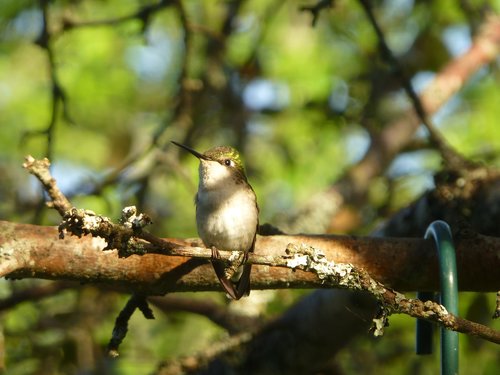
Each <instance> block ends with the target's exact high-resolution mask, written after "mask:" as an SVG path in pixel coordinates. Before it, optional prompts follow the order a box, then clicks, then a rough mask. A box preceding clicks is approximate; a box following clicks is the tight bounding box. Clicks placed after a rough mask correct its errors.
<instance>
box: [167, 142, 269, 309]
mask: <svg viewBox="0 0 500 375" xmlns="http://www.w3.org/2000/svg"><path fill="white" fill-rule="evenodd" d="M172 143H173V144H175V145H176V146H179V147H181V148H183V149H185V150H187V151H189V152H190V153H191V154H193V155H194V156H196V157H197V158H198V159H199V160H200V165H199V168H198V172H199V183H198V191H197V193H196V196H195V204H196V226H197V229H198V235H199V236H200V238H201V240H202V241H203V243H204V244H205V246H206V247H207V248H210V249H212V265H213V267H214V270H215V273H216V275H217V278H218V279H219V282H220V283H221V285H222V287H223V288H224V290H225V291H226V292H227V294H228V295H229V296H230V297H231V298H233V299H235V300H238V299H240V298H241V297H243V296H245V295H249V294H250V271H251V268H252V265H251V264H247V263H246V260H247V258H248V253H249V252H253V250H254V247H255V238H256V235H257V228H258V225H259V207H258V205H257V197H256V196H255V192H254V190H253V189H252V186H251V185H250V184H249V183H248V180H247V176H246V174H245V169H244V167H243V163H242V161H241V158H240V154H239V153H238V151H236V150H235V149H234V148H232V147H229V146H219V147H214V148H211V149H209V150H208V151H205V152H204V153H199V152H198V151H195V150H193V149H192V148H190V147H188V146H185V145H183V144H180V143H177V142H175V141H172ZM217 249H220V250H227V251H240V252H242V253H243V254H244V257H243V260H242V262H241V264H237V265H225V264H224V263H223V262H222V261H220V260H217V259H218V258H220V254H219V252H218V250H217Z"/></svg>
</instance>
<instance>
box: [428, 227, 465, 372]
mask: <svg viewBox="0 0 500 375" xmlns="http://www.w3.org/2000/svg"><path fill="white" fill-rule="evenodd" d="M425 238H432V239H434V242H435V244H436V248H437V251H438V256H439V273H440V280H441V304H442V305H443V306H444V307H445V308H446V309H447V310H448V312H450V313H452V314H455V315H458V280H457V264H456V259H455V248H454V246H453V239H452V235H451V230H450V227H449V226H448V224H446V223H445V222H444V221H441V220H437V221H434V222H433V223H431V225H429V227H428V228H427V231H426V232H425ZM441 374H442V375H455V374H458V332H455V331H450V330H447V329H444V328H441Z"/></svg>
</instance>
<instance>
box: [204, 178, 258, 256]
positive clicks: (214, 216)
mask: <svg viewBox="0 0 500 375" xmlns="http://www.w3.org/2000/svg"><path fill="white" fill-rule="evenodd" d="M243 184H244V183H243V182H241V181H239V182H237V181H235V180H234V179H230V180H227V181H225V184H224V185H220V186H217V188H215V189H203V188H202V187H201V186H200V189H199V190H198V194H197V199H196V223H197V227H198V234H199V236H200V237H201V239H202V240H203V242H204V243H205V245H206V246H215V247H217V248H218V249H221V250H230V251H247V250H248V249H249V248H250V247H251V246H252V243H253V240H254V237H255V232H256V229H257V222H258V209H257V205H256V198H255V194H254V192H253V190H252V189H251V188H250V187H249V186H246V185H245V186H244V185H243Z"/></svg>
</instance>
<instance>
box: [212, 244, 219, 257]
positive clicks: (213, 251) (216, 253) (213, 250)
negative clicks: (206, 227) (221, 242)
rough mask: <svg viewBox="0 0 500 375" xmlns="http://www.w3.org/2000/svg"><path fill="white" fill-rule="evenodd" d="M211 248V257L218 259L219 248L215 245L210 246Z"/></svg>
mask: <svg viewBox="0 0 500 375" xmlns="http://www.w3.org/2000/svg"><path fill="white" fill-rule="evenodd" d="M210 249H211V250H212V259H220V253H219V250H217V248H216V247H215V246H212V247H210Z"/></svg>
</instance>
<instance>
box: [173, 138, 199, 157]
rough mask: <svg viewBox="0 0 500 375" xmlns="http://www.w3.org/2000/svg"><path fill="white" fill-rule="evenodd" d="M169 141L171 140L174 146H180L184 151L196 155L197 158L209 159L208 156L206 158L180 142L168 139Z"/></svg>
mask: <svg viewBox="0 0 500 375" xmlns="http://www.w3.org/2000/svg"><path fill="white" fill-rule="evenodd" d="M170 142H172V143H173V144H174V145H176V146H179V147H180V148H183V149H184V150H186V151H189V152H190V153H192V154H193V155H194V156H196V157H197V158H198V159H203V160H209V158H207V157H206V156H205V155H203V154H200V153H199V152H198V151H196V150H193V149H192V148H191V147H188V146H185V145H183V144H181V143H177V142H176V141H170Z"/></svg>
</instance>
